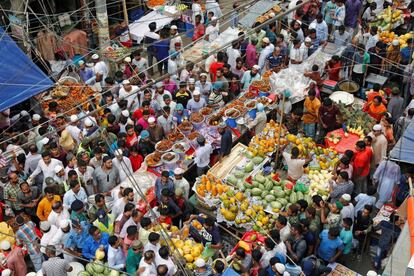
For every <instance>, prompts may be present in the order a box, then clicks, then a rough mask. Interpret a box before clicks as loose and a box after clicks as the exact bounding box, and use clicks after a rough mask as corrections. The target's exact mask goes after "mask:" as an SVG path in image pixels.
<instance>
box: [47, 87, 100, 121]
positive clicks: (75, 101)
mask: <svg viewBox="0 0 414 276" xmlns="http://www.w3.org/2000/svg"><path fill="white" fill-rule="evenodd" d="M94 93H95V92H94V91H93V90H92V88H91V87H90V86H88V85H84V84H79V83H74V82H69V81H65V82H63V83H60V84H57V85H56V87H55V88H53V89H52V90H51V91H50V97H48V98H47V99H45V100H43V102H42V109H43V110H45V112H46V113H47V114H48V116H50V117H55V116H56V115H57V114H58V113H67V114H69V115H73V114H77V113H78V111H77V109H76V108H75V107H76V106H78V105H80V104H83V105H84V107H86V106H87V105H88V102H87V100H88V99H89V97H90V96H92V95H93V94H94ZM51 102H56V103H57V110H58V112H55V111H52V110H50V109H49V104H50V103H51Z"/></svg>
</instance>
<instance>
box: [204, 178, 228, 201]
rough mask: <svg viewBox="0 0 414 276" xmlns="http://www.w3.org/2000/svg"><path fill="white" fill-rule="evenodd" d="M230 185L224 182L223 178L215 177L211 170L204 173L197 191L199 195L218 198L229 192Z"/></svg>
mask: <svg viewBox="0 0 414 276" xmlns="http://www.w3.org/2000/svg"><path fill="white" fill-rule="evenodd" d="M229 189H230V187H229V186H228V185H226V184H223V183H222V181H221V179H218V178H217V177H215V176H214V175H213V174H212V173H211V172H208V173H207V174H206V175H202V176H201V178H200V181H198V183H196V192H197V195H198V196H199V197H202V198H205V197H209V198H216V197H218V196H220V195H221V194H223V193H225V192H227V191H228V190H229Z"/></svg>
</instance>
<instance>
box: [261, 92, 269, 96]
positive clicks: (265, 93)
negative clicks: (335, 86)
mask: <svg viewBox="0 0 414 276" xmlns="http://www.w3.org/2000/svg"><path fill="white" fill-rule="evenodd" d="M267 96H269V92H263V91H259V97H267Z"/></svg>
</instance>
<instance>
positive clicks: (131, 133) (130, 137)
mask: <svg viewBox="0 0 414 276" xmlns="http://www.w3.org/2000/svg"><path fill="white" fill-rule="evenodd" d="M125 130H126V133H127V137H126V144H127V147H128V148H130V147H132V146H134V145H136V144H138V137H137V134H136V133H135V130H134V126H132V125H127V126H126V127H125Z"/></svg>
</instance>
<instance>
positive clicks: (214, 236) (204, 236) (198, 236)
mask: <svg viewBox="0 0 414 276" xmlns="http://www.w3.org/2000/svg"><path fill="white" fill-rule="evenodd" d="M194 219H196V220H197V221H198V222H199V223H201V224H202V226H201V229H197V228H195V227H194V226H193V225H190V235H191V236H192V237H193V238H194V240H195V241H196V242H201V243H202V244H203V245H204V246H206V244H209V247H210V248H212V249H221V247H222V244H221V234H220V230H219V228H218V226H217V225H216V223H215V221H214V219H212V218H209V217H206V216H205V215H203V214H200V215H199V216H197V215H191V216H190V220H189V221H188V222H186V223H187V224H188V223H190V222H191V221H192V220H194Z"/></svg>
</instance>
